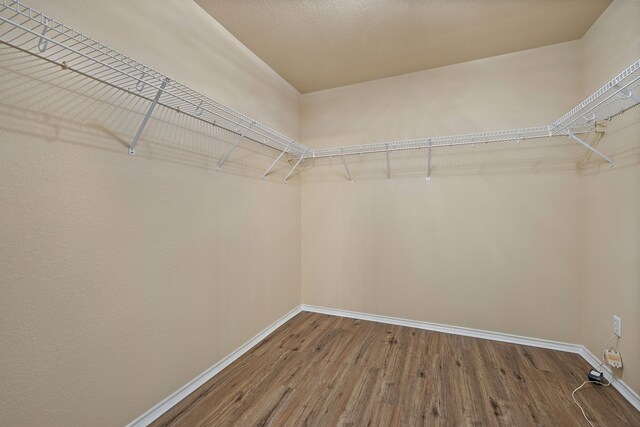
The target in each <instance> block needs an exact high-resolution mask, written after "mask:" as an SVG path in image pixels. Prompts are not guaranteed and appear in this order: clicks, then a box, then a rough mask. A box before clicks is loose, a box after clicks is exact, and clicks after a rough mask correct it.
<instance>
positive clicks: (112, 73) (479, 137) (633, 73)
mask: <svg viewBox="0 0 640 427" xmlns="http://www.w3.org/2000/svg"><path fill="white" fill-rule="evenodd" d="M0 43H2V44H5V45H7V46H10V47H13V48H15V49H17V50H19V51H21V52H24V53H27V54H30V55H33V56H35V57H37V58H40V59H41V60H43V61H47V62H49V63H52V64H56V65H58V66H60V67H62V69H64V70H69V71H71V72H75V73H77V74H79V75H81V76H84V77H86V78H89V79H92V80H95V81H98V82H100V83H102V84H104V85H107V86H110V87H113V88H115V89H117V90H121V91H124V92H126V93H127V94H130V95H134V96H137V97H140V98H142V99H144V100H146V101H148V103H149V107H148V110H147V114H146V115H145V117H144V119H143V121H142V123H141V124H140V126H139V128H138V129H137V132H135V134H134V135H133V137H132V139H131V142H130V145H129V153H130V154H132V155H134V154H135V147H136V143H137V142H138V139H139V138H140V136H141V134H142V133H143V131H144V128H145V125H146V124H147V121H148V120H149V118H150V116H151V115H152V114H153V111H154V109H155V108H156V106H158V105H160V106H163V107H167V108H170V109H173V110H175V111H176V112H179V113H182V114H186V115H188V116H190V117H193V118H195V119H197V120H200V121H203V122H205V123H208V124H210V125H212V126H216V127H219V128H222V129H226V130H228V131H230V132H232V133H235V134H236V135H237V140H236V142H235V144H234V145H233V146H232V147H231V149H230V150H229V151H228V152H227V153H226V155H224V156H223V157H222V158H220V159H219V162H218V165H217V170H220V167H221V166H222V164H223V163H224V162H225V160H227V158H228V157H229V155H230V154H231V152H232V151H233V150H234V149H235V148H236V147H237V146H238V144H239V143H240V141H241V140H242V139H246V140H249V141H252V142H254V143H256V144H261V145H263V146H266V147H270V148H272V149H274V150H277V152H278V155H277V157H276V158H275V160H274V161H273V163H272V164H271V166H270V167H269V169H268V170H267V171H266V172H265V173H264V176H266V175H267V174H268V173H269V171H270V170H271V169H272V168H273V167H274V166H275V164H276V163H277V162H279V161H280V160H281V159H282V158H283V157H284V156H285V154H286V155H287V158H288V159H292V163H293V164H294V165H293V167H292V169H291V170H290V171H289V173H288V174H287V176H286V177H285V181H287V179H289V177H290V176H291V175H292V174H293V173H294V171H295V170H296V168H297V167H298V165H299V164H300V163H301V162H302V161H304V160H307V159H321V158H330V157H336V156H337V157H342V159H343V161H344V166H345V168H346V169H347V174H348V176H349V179H350V180H351V174H350V172H349V168H348V165H347V162H346V158H345V157H346V156H348V155H366V154H373V153H386V154H387V159H388V155H389V153H390V152H396V151H405V150H416V149H419V150H424V149H426V150H428V152H429V159H431V149H434V148H439V147H452V146H465V145H475V144H483V143H492V142H508V141H523V140H531V139H540V138H549V137H553V136H566V137H567V138H571V139H573V140H574V141H575V142H576V143H580V144H582V145H583V146H584V147H585V148H586V149H588V150H590V151H591V152H592V153H594V154H596V155H598V156H600V157H601V158H603V159H604V160H606V161H607V162H608V163H609V164H610V165H613V160H612V159H610V158H608V157H607V156H606V155H604V154H603V153H602V152H600V151H598V150H597V149H596V148H594V147H592V146H591V145H589V144H588V143H587V142H585V141H584V140H583V139H581V138H580V136H579V135H580V134H584V133H590V132H593V131H594V129H595V126H596V123H597V122H599V121H601V120H606V119H609V118H611V117H613V116H615V115H617V114H618V113H620V112H622V111H625V110H627V109H629V108H631V107H633V106H635V105H637V104H640V95H639V94H637V93H635V91H636V90H637V88H638V86H640V60H638V61H636V62H634V63H633V64H631V65H630V66H629V67H627V68H626V69H625V70H623V71H622V72H621V73H620V74H618V75H617V76H616V77H614V78H613V79H612V80H611V81H609V82H608V83H607V84H605V85H604V86H603V87H601V88H600V89H599V90H598V91H596V92H595V93H594V94H593V95H591V96H590V97H588V98H587V99H585V100H584V101H583V102H581V103H580V104H579V105H577V106H576V107H575V108H573V109H572V110H571V111H569V112H568V113H567V114H565V115H564V116H562V117H561V118H559V119H558V120H556V121H555V122H553V123H552V124H550V125H547V126H538V127H531V128H522V129H508V130H500V131H493V132H481V133H473V134H465V135H453V136H440V137H433V138H422V139H412V140H404V141H389V142H379V143H372V144H361V145H351V146H344V147H333V148H320V149H311V148H309V147H306V146H304V145H302V144H300V143H298V142H296V141H294V140H293V139H292V138H289V137H287V136H285V135H283V134H281V133H280V132H277V131H276V130H273V129H271V128H270V127H268V126H266V125H264V124H262V123H259V122H258V121H256V120H253V119H252V118H250V117H248V116H246V115H244V114H241V113H239V112H237V111H235V110H233V109H231V108H229V107H226V106H225V105H223V104H221V103H219V102H216V101H214V100H212V99H210V98H208V97H207V96H205V95H202V94H200V93H198V92H196V91H195V90H193V89H190V88H188V87H187V86H184V85H182V84H180V83H178V82H176V81H174V80H172V79H170V78H169V77H167V76H166V75H163V74H161V73H159V72H158V71H155V70H154V69H152V68H151V67H148V66H146V65H144V64H142V63H140V62H138V61H135V60H134V59H132V58H130V57H128V56H126V55H124V54H122V53H119V52H117V51H115V50H114V49H111V48H109V47H107V46H105V45H103V44H101V43H99V42H97V41H95V40H94V39H92V38H90V37H87V36H85V35H84V34H82V33H80V32H78V31H76V30H74V29H72V28H70V27H68V26H66V25H64V24H62V23H60V22H58V21H56V20H55V19H53V18H51V17H49V16H47V15H45V14H43V13H42V12H39V11H37V10H35V9H33V8H31V7H29V6H27V5H25V4H24V3H22V2H20V1H16V0H2V1H1V3H0ZM387 161H388V160H387ZM429 161H430V160H429Z"/></svg>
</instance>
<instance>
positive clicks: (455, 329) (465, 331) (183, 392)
mask: <svg viewBox="0 0 640 427" xmlns="http://www.w3.org/2000/svg"><path fill="white" fill-rule="evenodd" d="M302 311H308V312H311V313H321V314H328V315H330V316H339V317H348V318H350V319H360V320H368V321H372V322H379V323H386V324H390V325H398V326H407V327H410V328H417V329H425V330H428V331H434V332H442V333H446V334H454V335H463V336H466V337H473V338H481V339H486V340H492V341H501V342H507V343H512V344H520V345H528V346H531V347H539V348H546V349H550V350H558V351H564V352H568V353H576V354H579V355H580V356H582V358H583V359H585V360H586V361H587V362H588V363H589V364H590V365H591V366H593V367H594V368H595V367H597V366H598V365H600V360H598V358H597V357H596V356H594V354H593V353H591V352H590V351H589V350H588V349H587V348H586V347H585V346H583V345H580V344H568V343H563V342H559V341H551V340H544V339H540V338H531V337H523V336H520V335H513V334H505V333H502V332H491V331H484V330H481V329H472V328H464V327H461V326H450V325H443V324H440V323H431V322H423V321H418V320H409V319H401V318H397V317H389V316H381V315H377V314H368V313H360V312H357V311H349V310H340V309H335V308H327V307H318V306H313V305H307V304H302V305H299V306H298V307H296V308H294V309H293V310H291V311H290V312H289V313H287V314H285V315H284V316H282V317H281V318H280V319H278V320H277V321H276V322H274V323H273V324H272V325H270V326H269V327H267V328H266V329H264V330H263V331H262V332H260V333H259V334H257V335H256V336H255V337H253V338H251V339H250V340H249V341H247V342H246V343H245V344H244V345H242V346H241V347H239V348H238V349H237V350H235V351H234V352H232V353H231V354H229V355H228V356H227V357H225V358H224V359H222V360H221V361H219V362H218V363H216V364H215V365H213V366H212V367H210V368H209V369H207V370H206V371H204V372H203V373H201V374H200V375H198V376H197V377H196V378H194V379H193V380H191V381H190V382H189V383H187V384H185V385H184V386H183V387H182V388H180V389H179V390H178V391H176V392H175V393H173V394H171V395H170V396H168V397H167V398H166V399H164V400H163V401H161V402H160V403H158V404H157V405H155V406H154V407H153V408H151V409H149V410H148V411H147V412H145V413H144V414H142V415H141V416H139V417H138V418H136V419H135V420H134V421H132V422H131V423H129V424H128V425H127V427H143V426H148V425H149V424H151V423H152V422H153V421H155V420H156V419H158V418H159V417H160V416H161V415H162V414H164V413H165V412H167V411H168V410H169V409H171V408H172V407H173V406H175V405H176V404H177V403H178V402H180V401H181V400H182V399H184V398H185V397H187V396H188V395H189V394H191V393H193V392H194V391H195V390H197V389H198V387H200V386H202V385H203V384H204V383H206V382H207V381H209V380H210V379H211V378H213V377H214V376H215V375H216V374H218V373H219V372H220V371H222V370H223V369H224V368H226V367H227V366H229V365H230V364H231V363H233V362H234V361H235V360H236V359H238V358H239V357H240V356H242V355H243V354H244V353H246V352H247V351H249V350H251V348H253V347H254V346H255V345H256V344H258V343H259V342H260V341H262V340H263V339H264V338H266V337H267V336H268V335H269V334H270V333H272V332H273V331H275V330H276V329H278V328H279V327H280V326H282V325H283V324H284V323H285V322H287V321H288V320H289V319H291V318H292V317H294V316H295V315H296V314H298V313H300V312H302ZM604 372H605V375H606V377H607V379H608V380H611V378H612V375H611V372H610V371H609V370H608V369H604ZM612 385H613V387H614V388H615V389H616V390H618V392H620V394H621V395H622V396H623V397H624V398H625V399H627V400H628V401H629V402H630V403H631V404H632V405H633V406H635V408H636V409H638V410H639V411H640V396H638V394H637V393H636V392H635V391H633V390H632V389H631V388H630V387H629V386H628V385H626V384H625V383H624V381H622V380H620V379H614V380H613V382H612Z"/></svg>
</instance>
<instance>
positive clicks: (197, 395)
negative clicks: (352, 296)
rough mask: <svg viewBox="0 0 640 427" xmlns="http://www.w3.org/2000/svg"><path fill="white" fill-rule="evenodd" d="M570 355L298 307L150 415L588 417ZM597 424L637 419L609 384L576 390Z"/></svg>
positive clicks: (168, 420)
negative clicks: (186, 392)
mask: <svg viewBox="0 0 640 427" xmlns="http://www.w3.org/2000/svg"><path fill="white" fill-rule="evenodd" d="M588 369H589V365H588V364H587V363H586V362H585V361H584V360H583V359H582V358H581V357H580V356H578V355H576V354H570V353H562V352H558V351H552V350H544V349H539V348H534V347H526V346H520V345H515V344H506V343H500V342H496V341H488V340H481V339H476V338H468V337H461V336H456V335H449V334H441V333H437V332H429V331H424V330H420V329H413V328H407V327H401V326H392V325H386V324H382V323H375V322H367V321H362V320H354V319H347V318H341V317H333V316H327V315H322V314H315V313H306V312H303V313H300V314H298V315H297V316H295V317H294V318H293V319H291V320H290V321H289V322H287V323H285V324H284V325H283V326H281V327H280V328H278V330H276V331H275V332H274V333H272V334H271V335H270V336H268V337H267V338H266V339H264V340H263V341H262V342H261V343H260V344H258V345H257V346H256V347H254V348H253V349H252V350H251V351H250V352H248V353H247V354H245V355H244V356H242V357H241V358H239V359H238V360H236V361H235V362H234V363H233V364H231V365H230V366H228V367H227V368H226V369H224V370H223V371H222V372H220V373H219V374H218V375H217V376H216V377H214V378H212V379H211V380H210V381H209V382H207V383H206V384H205V385H203V386H202V387H200V388H199V389H198V390H197V391H195V392H194V393H192V394H191V395H190V396H188V397H187V398H186V399H184V400H183V401H182V402H180V403H179V404H178V405H176V406H175V407H174V408H172V409H171V410H170V411H168V412H167V413H165V414H164V415H163V416H162V417H161V418H159V419H158V420H156V422H155V423H154V424H153V425H154V426H231V425H237V426H254V425H258V426H264V425H273V426H301V425H310V426H333V425H340V426H361V425H362V426H364V425H379V426H421V425H429V426H440V425H442V426H463V425H464V426H466V425H478V426H489V425H491V426H493V425H497V426H503V425H504V426H529V425H545V426H572V425H576V426H588V424H587V422H586V421H585V420H584V418H583V417H582V414H581V413H580V410H579V409H578V408H577V406H575V405H574V403H573V401H572V399H571V392H572V391H573V389H574V388H575V387H576V386H578V385H580V384H581V383H582V381H583V380H584V379H585V375H586V372H587V371H588ZM577 396H578V399H579V401H580V402H581V403H583V407H584V408H585V411H586V412H587V415H588V416H589V418H590V419H591V420H592V421H593V422H595V424H596V425H598V426H625V425H634V426H640V412H638V411H636V409H635V408H634V407H633V406H632V405H631V404H630V403H629V402H627V401H626V400H625V399H624V398H623V397H622V396H621V395H620V394H619V393H618V392H617V391H616V390H615V389H613V388H612V387H608V388H603V387H598V386H595V385H587V386H585V389H583V390H581V391H579V392H578V393H577Z"/></svg>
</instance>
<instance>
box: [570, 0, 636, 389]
mask: <svg viewBox="0 0 640 427" xmlns="http://www.w3.org/2000/svg"><path fill="white" fill-rule="evenodd" d="M639 22H640V1H638V0H615V1H614V2H613V3H612V4H611V6H609V8H608V9H607V10H606V11H605V12H604V13H603V14H602V16H600V18H599V19H598V20H597V21H596V22H595V24H593V26H592V27H591V28H590V29H589V31H588V32H587V34H585V36H584V38H583V39H582V49H583V70H584V88H585V96H586V95H587V94H591V93H592V92H594V91H595V90H596V89H598V87H599V86H601V85H602V80H605V79H608V78H611V77H612V76H613V75H615V74H617V73H618V72H620V71H622V70H623V69H624V68H626V67H627V66H628V65H629V64H631V63H632V62H634V61H637V60H638V59H640V25H638V23H639ZM635 94H636V96H640V90H636V91H635ZM599 148H600V149H601V150H603V151H604V152H605V153H607V154H609V155H611V156H613V158H614V159H615V160H616V166H615V167H614V168H612V169H610V168H607V167H605V168H593V167H588V168H586V169H585V171H584V175H583V177H582V188H583V189H582V197H583V200H582V208H581V211H582V212H583V215H584V224H583V238H582V262H581V266H582V269H581V274H582V275H581V279H580V282H581V295H582V298H583V300H582V316H581V326H582V337H581V340H580V342H581V343H582V344H584V345H586V346H587V347H588V348H589V350H591V352H592V353H593V354H595V355H596V356H598V357H602V351H603V345H604V343H605V341H606V340H607V338H609V337H610V336H611V334H612V331H613V319H612V316H613V315H614V314H615V315H618V316H620V317H621V318H622V324H623V337H622V339H621V340H620V349H621V351H622V357H623V360H624V364H625V365H624V370H622V371H618V372H616V374H617V375H619V376H622V378H623V380H624V381H625V382H626V383H627V384H628V385H629V386H630V387H632V388H633V389H634V390H635V391H636V392H639V393H640V107H636V108H634V109H633V110H631V111H628V112H627V113H625V114H624V115H622V116H621V117H619V118H618V119H617V120H616V121H614V122H612V123H610V125H609V127H608V131H607V135H606V136H605V137H604V138H603V139H602V141H601V143H600V145H599Z"/></svg>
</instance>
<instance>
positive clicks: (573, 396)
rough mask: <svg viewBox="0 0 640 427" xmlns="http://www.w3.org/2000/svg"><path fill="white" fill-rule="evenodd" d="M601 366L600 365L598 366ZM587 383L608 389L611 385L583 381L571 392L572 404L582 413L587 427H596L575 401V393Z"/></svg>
mask: <svg viewBox="0 0 640 427" xmlns="http://www.w3.org/2000/svg"><path fill="white" fill-rule="evenodd" d="M600 366H602V365H600ZM600 366H598V368H599V367H600ZM587 383H594V384H599V385H601V386H602V387H609V386H610V385H611V383H610V382H609V383H608V384H602V383H600V382H598V381H585V382H583V383H582V384H580V386H579V387H578V388H576V389H575V390H573V393H571V397H572V398H573V403H575V404H576V405H578V408H580V411H582V416H583V417H584V419H585V420H587V422H588V423H589V425H590V426H591V427H596V426H595V425H594V424H593V423H592V422H591V420H589V418H587V414H586V413H585V412H584V409H582V406H580V404H579V403H578V401H577V400H576V391H578V390H580V389H581V388H582V387H584V385H585V384H587Z"/></svg>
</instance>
